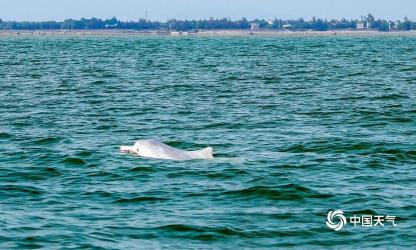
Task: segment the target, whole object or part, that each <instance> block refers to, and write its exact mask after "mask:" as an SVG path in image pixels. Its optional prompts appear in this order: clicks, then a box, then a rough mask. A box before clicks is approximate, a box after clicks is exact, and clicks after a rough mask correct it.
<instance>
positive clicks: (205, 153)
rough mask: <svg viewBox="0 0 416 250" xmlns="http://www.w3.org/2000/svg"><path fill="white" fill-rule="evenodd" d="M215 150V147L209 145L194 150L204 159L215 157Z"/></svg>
mask: <svg viewBox="0 0 416 250" xmlns="http://www.w3.org/2000/svg"><path fill="white" fill-rule="evenodd" d="M213 151H214V149H213V148H211V147H207V148H204V149H201V150H197V151H194V152H195V154H197V155H198V156H199V157H201V158H203V159H213V158H214V156H213V155H212V154H213Z"/></svg>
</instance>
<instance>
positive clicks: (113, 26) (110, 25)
mask: <svg viewBox="0 0 416 250" xmlns="http://www.w3.org/2000/svg"><path fill="white" fill-rule="evenodd" d="M117 26H118V25H117V24H106V25H105V27H106V28H115V27H117Z"/></svg>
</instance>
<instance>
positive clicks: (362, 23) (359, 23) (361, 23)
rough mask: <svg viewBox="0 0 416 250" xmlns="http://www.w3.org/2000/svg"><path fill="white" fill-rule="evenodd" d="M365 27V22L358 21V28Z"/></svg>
mask: <svg viewBox="0 0 416 250" xmlns="http://www.w3.org/2000/svg"><path fill="white" fill-rule="evenodd" d="M363 29H364V22H358V23H357V30H363Z"/></svg>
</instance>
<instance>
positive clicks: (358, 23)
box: [0, 14, 416, 31]
mask: <svg viewBox="0 0 416 250" xmlns="http://www.w3.org/2000/svg"><path fill="white" fill-rule="evenodd" d="M49 29H65V30H84V29H88V30H97V29H133V30H159V29H163V30H177V31H186V30H200V29H202V30H211V29H274V30H282V29H287V30H318V31H325V30H342V29H350V30H354V29H373V30H379V31H389V30H406V31H408V30H415V29H416V22H413V21H411V20H409V19H408V18H407V17H405V18H404V19H403V20H396V21H390V20H384V19H376V18H375V17H374V16H373V15H371V14H368V15H367V16H363V17H361V19H355V20H347V19H345V18H343V19H341V20H335V19H331V20H327V19H321V18H315V17H314V18H312V19H311V20H305V19H303V18H299V19H297V20H283V19H278V18H275V19H272V20H264V19H255V20H251V21H249V20H247V19H246V18H242V19H240V20H230V19H228V18H222V19H214V18H210V19H205V20H176V19H171V20H168V21H166V22H159V21H150V20H146V19H139V20H138V21H120V20H118V19H117V18H115V17H113V18H111V19H106V20H103V19H99V18H90V19H86V18H82V19H80V20H74V19H67V20H65V21H63V22H57V21H45V22H27V21H19V22H17V21H3V20H2V19H0V30H49Z"/></svg>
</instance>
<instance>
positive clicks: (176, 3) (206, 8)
mask: <svg viewBox="0 0 416 250" xmlns="http://www.w3.org/2000/svg"><path fill="white" fill-rule="evenodd" d="M145 10H147V12H148V17H149V18H150V19H152V20H161V21H164V20H167V19H170V18H178V19H199V18H209V17H228V18H231V19H238V18H241V17H243V16H245V17H247V18H249V19H254V18H266V19H268V18H274V17H278V18H298V17H303V18H306V19H309V18H311V17H312V16H316V17H322V18H342V17H346V18H360V16H363V15H366V14H367V13H369V12H371V13H372V14H373V15H375V16H376V18H386V19H392V20H393V19H402V18H403V17H404V16H405V15H407V16H408V17H409V18H410V19H413V20H416V0H257V1H254V0H0V18H2V19H3V20H19V21H21V20H31V21H32V20H33V21H40V20H57V21H61V20H64V19H67V18H81V17H100V18H110V17H112V16H116V17H117V18H119V19H121V20H137V19H139V18H141V17H144V15H145Z"/></svg>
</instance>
